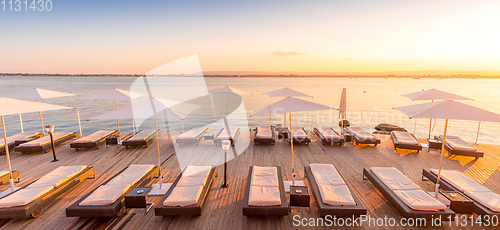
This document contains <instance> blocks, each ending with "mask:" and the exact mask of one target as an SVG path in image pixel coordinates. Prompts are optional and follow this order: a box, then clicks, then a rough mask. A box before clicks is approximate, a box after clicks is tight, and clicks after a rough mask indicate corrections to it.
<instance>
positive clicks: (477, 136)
mask: <svg viewBox="0 0 500 230" xmlns="http://www.w3.org/2000/svg"><path fill="white" fill-rule="evenodd" d="M480 128H481V121H479V126H478V127H477V135H476V145H477V139H478V138H479V129H480Z"/></svg>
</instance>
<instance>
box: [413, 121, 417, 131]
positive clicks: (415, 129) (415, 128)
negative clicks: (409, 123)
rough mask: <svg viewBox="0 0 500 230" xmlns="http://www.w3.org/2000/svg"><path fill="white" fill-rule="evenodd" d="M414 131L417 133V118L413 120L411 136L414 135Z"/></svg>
mask: <svg viewBox="0 0 500 230" xmlns="http://www.w3.org/2000/svg"><path fill="white" fill-rule="evenodd" d="M416 131H417V118H415V126H414V127H413V135H415V132H416Z"/></svg>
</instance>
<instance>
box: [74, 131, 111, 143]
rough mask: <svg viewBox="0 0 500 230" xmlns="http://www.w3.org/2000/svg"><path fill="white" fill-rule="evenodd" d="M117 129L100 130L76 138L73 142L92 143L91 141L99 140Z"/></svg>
mask: <svg viewBox="0 0 500 230" xmlns="http://www.w3.org/2000/svg"><path fill="white" fill-rule="evenodd" d="M113 132H115V131H109V130H99V131H97V132H94V133H92V134H90V135H88V136H86V137H82V138H80V139H77V140H74V141H73V143H90V142H95V141H98V140H99V139H102V138H103V137H105V136H108V135H110V134H111V133H113Z"/></svg>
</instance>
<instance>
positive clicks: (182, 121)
mask: <svg viewBox="0 0 500 230" xmlns="http://www.w3.org/2000/svg"><path fill="white" fill-rule="evenodd" d="M181 122H182V132H184V119H182V120H181Z"/></svg>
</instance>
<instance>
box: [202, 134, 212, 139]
mask: <svg viewBox="0 0 500 230" xmlns="http://www.w3.org/2000/svg"><path fill="white" fill-rule="evenodd" d="M203 138H204V139H205V140H213V139H214V134H213V133H205V134H203Z"/></svg>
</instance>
